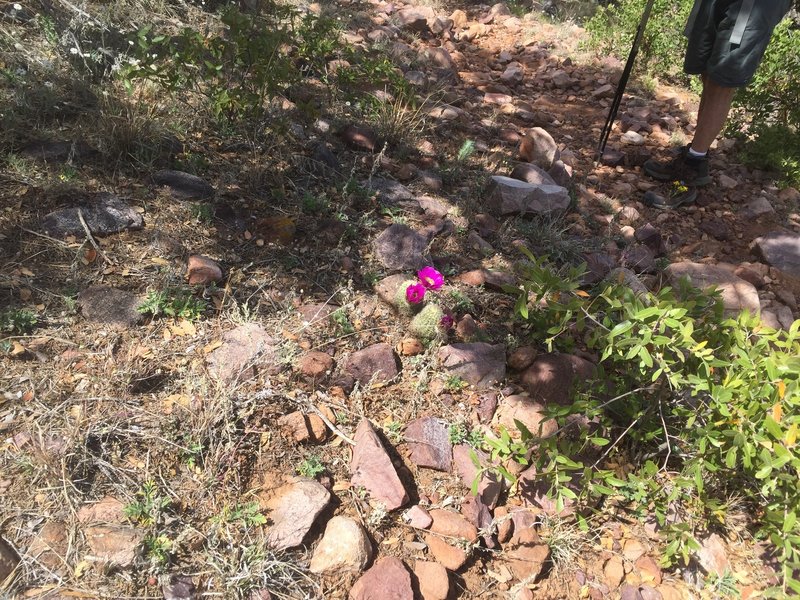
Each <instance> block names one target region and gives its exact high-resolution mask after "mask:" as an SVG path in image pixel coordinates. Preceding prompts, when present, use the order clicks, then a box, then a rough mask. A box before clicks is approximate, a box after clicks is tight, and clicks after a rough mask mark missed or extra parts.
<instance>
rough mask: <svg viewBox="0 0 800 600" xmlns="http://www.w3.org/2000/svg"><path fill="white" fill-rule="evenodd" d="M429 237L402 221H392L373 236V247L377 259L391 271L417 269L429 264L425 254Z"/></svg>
mask: <svg viewBox="0 0 800 600" xmlns="http://www.w3.org/2000/svg"><path fill="white" fill-rule="evenodd" d="M429 242H430V239H429V238H428V237H427V236H425V235H423V234H421V233H418V232H416V231H414V230H413V229H411V228H410V227H409V226H408V225H405V224H403V223H394V224H393V225H390V226H389V227H388V228H386V229H384V230H383V232H381V233H380V235H378V237H377V238H375V243H374V245H373V249H374V251H375V256H376V258H377V259H378V261H379V262H380V263H381V264H382V265H383V266H384V267H386V268H387V269H390V270H393V271H410V270H414V271H416V270H418V269H421V268H422V267H424V266H426V265H429V264H430V259H429V258H428V255H427V249H428V243H429Z"/></svg>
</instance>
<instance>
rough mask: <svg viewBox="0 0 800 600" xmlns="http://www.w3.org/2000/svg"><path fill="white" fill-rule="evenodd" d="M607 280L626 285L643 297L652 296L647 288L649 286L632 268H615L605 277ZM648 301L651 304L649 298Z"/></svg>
mask: <svg viewBox="0 0 800 600" xmlns="http://www.w3.org/2000/svg"><path fill="white" fill-rule="evenodd" d="M605 280H606V281H607V282H609V283H614V284H617V285H624V286H625V287H627V288H628V289H630V290H631V291H632V292H633V293H634V294H636V295H637V296H639V297H641V298H648V297H649V296H650V291H649V290H648V289H647V286H645V284H643V283H642V280H641V279H639V278H638V277H637V276H636V273H634V272H633V271H631V270H630V269H624V268H619V269H613V270H612V271H611V272H610V273H609V274H608V275H607V276H606V277H605ZM646 303H647V304H649V300H647V301H646Z"/></svg>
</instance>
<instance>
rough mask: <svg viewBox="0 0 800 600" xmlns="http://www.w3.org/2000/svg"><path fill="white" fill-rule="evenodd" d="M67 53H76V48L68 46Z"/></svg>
mask: <svg viewBox="0 0 800 600" xmlns="http://www.w3.org/2000/svg"><path fill="white" fill-rule="evenodd" d="M69 53H70V54H77V53H78V49H77V48H70V49H69Z"/></svg>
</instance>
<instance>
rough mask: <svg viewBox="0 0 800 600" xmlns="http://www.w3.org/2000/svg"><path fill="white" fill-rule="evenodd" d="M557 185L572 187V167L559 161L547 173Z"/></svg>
mask: <svg viewBox="0 0 800 600" xmlns="http://www.w3.org/2000/svg"><path fill="white" fill-rule="evenodd" d="M547 173H548V175H550V177H552V179H553V182H554V183H555V184H556V185H560V186H562V187H569V186H570V185H572V167H568V166H567V165H566V164H564V162H563V161H560V160H557V161H555V162H554V163H553V166H552V167H550V169H549V170H548V171H547Z"/></svg>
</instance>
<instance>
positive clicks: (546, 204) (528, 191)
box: [486, 175, 570, 216]
mask: <svg viewBox="0 0 800 600" xmlns="http://www.w3.org/2000/svg"><path fill="white" fill-rule="evenodd" d="M486 200H487V202H488V207H487V208H488V209H489V210H490V211H492V212H494V213H495V214H499V215H501V216H506V215H513V214H522V215H525V214H535V215H547V214H551V213H554V212H563V211H565V210H567V209H568V208H569V205H570V197H569V191H568V190H567V189H566V188H564V187H561V186H560V185H548V184H533V183H527V182H525V181H520V180H518V179H512V178H511V177H505V176H503V175H493V176H492V177H491V181H490V184H489V189H488V193H487V198H486Z"/></svg>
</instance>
